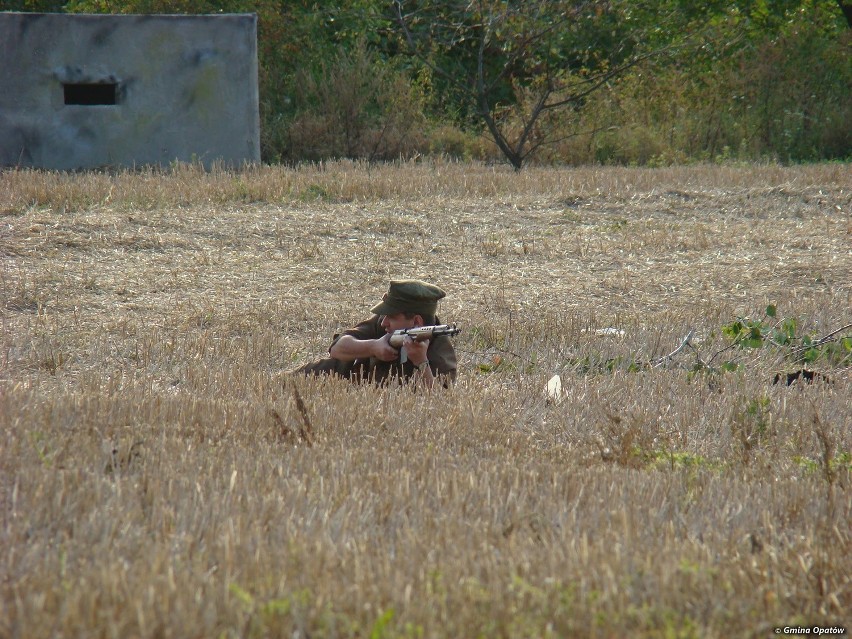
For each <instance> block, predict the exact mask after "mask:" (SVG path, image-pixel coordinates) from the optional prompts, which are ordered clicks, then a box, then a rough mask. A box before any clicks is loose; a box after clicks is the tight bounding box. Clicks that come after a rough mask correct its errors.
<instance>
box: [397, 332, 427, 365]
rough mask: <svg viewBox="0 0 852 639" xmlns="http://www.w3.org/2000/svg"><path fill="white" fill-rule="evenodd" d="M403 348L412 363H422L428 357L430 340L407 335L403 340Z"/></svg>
mask: <svg viewBox="0 0 852 639" xmlns="http://www.w3.org/2000/svg"><path fill="white" fill-rule="evenodd" d="M403 348H404V349H405V352H406V353H407V354H408V359H409V361H410V362H411V363H412V364H415V365H417V364H422V363H423V362H425V361H426V358H427V355H426V351H428V350H429V340H428V339H424V340H413V339H411V338H410V337H408V336H407V335H406V336H405V339H404V340H403Z"/></svg>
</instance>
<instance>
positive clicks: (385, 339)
mask: <svg viewBox="0 0 852 639" xmlns="http://www.w3.org/2000/svg"><path fill="white" fill-rule="evenodd" d="M390 338H391V336H390V333H387V334H386V335H383V336H382V337H380V338H379V339H377V340H375V341H374V342H373V357H375V358H376V359H379V360H381V361H383V362H392V361H394V360H396V359H399V351H398V350H397V349H395V348H394V347H393V346H391V345H390Z"/></svg>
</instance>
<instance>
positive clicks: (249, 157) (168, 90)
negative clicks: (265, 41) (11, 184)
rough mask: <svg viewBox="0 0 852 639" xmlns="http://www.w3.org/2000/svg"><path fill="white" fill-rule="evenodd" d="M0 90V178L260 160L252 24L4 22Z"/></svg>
mask: <svg viewBox="0 0 852 639" xmlns="http://www.w3.org/2000/svg"><path fill="white" fill-rule="evenodd" d="M103 84H106V85H109V86H108V87H106V89H107V90H106V92H105V93H106V94H107V95H110V96H114V98H115V99H114V101H115V104H67V103H66V102H68V101H70V102H74V101H76V98H75V97H74V96H73V95H71V94H67V93H66V88H65V85H72V86H71V87H70V89H69V91H71V92H73V91H74V90H75V89H76V90H77V92H80V91H82V93H83V95H84V100H85V99H86V98H85V96H86V95H88V94H89V93H91V96H93V97H94V101H95V102H103V100H102V99H101V98H102V94H103V93H104V91H103V89H104V87H103V86H101V87H100V88H101V89H102V91H101V92H100V93H98V92H97V91H91V90H92V89H97V87H92V86H91V85H103ZM74 85H76V86H74ZM0 87H2V89H0V166H26V167H38V168H46V169H62V170H65V169H78V168H93V167H101V166H125V167H127V166H140V165H146V164H160V165H167V164H169V163H171V162H173V161H175V160H178V161H183V162H190V161H200V162H203V163H204V164H205V165H207V166H210V165H211V164H213V163H216V162H222V163H225V164H227V165H240V164H243V163H245V162H257V161H259V160H260V133H259V130H260V122H259V115H258V89H257V17H256V16H255V15H244V14H239V15H237V14H235V15H217V16H164V15H158V16H125V15H64V14H43V13H42V14H38V13H0ZM113 89H114V91H113ZM69 95H70V97H69ZM107 101H109V100H107Z"/></svg>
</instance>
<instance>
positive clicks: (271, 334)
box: [0, 162, 852, 638]
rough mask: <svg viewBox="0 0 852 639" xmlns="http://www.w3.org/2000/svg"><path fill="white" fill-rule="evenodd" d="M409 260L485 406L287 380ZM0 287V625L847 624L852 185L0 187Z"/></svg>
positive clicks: (168, 177) (345, 172) (280, 628)
mask: <svg viewBox="0 0 852 639" xmlns="http://www.w3.org/2000/svg"><path fill="white" fill-rule="evenodd" d="M403 277H419V278H423V279H428V280H430V281H433V282H435V283H437V284H439V285H440V286H441V287H443V288H444V289H445V290H446V291H447V292H448V297H447V298H446V299H445V300H444V301H443V302H442V303H441V306H440V308H439V316H440V318H441V320H442V321H444V322H450V323H457V324H458V325H459V326H460V327H461V328H462V331H463V332H462V333H461V335H459V336H458V337H457V338H455V344H456V347H457V350H458V353H459V359H460V369H459V382H458V383H457V384H456V386H455V387H454V388H452V389H449V390H437V391H434V392H422V391H418V392H413V391H412V390H411V389H410V388H405V387H391V388H384V389H376V388H373V387H369V386H365V387H361V386H353V385H350V384H348V383H346V382H342V381H335V380H301V379H292V378H291V377H289V376H288V375H287V374H286V371H287V370H288V369H291V368H293V367H295V366H297V365H298V364H300V363H302V362H304V361H307V360H309V359H313V358H316V357H320V356H322V355H324V354H325V350H326V348H327V346H328V342H329V340H330V338H331V336H332V334H333V333H335V332H337V331H339V330H340V329H342V328H346V327H348V326H350V325H352V324H354V323H355V322H356V321H358V320H359V319H362V318H363V317H365V316H366V314H367V311H368V309H369V307H370V306H372V305H373V304H374V303H375V302H377V301H378V300H379V299H380V297H381V294H382V293H383V292H384V290H385V289H386V287H387V283H388V280H390V279H397V278H403ZM0 278H2V279H0V318H2V335H1V336H0V404H2V410H0V430H2V436H1V437H0V518H1V519H0V637H4V638H5V637H26V638H38V637H123V638H124V637H288V638H291V637H411V638H418V637H424V638H425V637H566V636H568V637H570V636H577V637H580V636H582V637H586V636H590V637H615V636H640V637H693V636H695V637H730V636H750V637H769V636H774V635H775V628H781V629H782V630H781V634H784V630H783V629H784V628H785V627H787V628H788V630H789V629H790V628H794V629H795V628H805V627H807V628H814V627H815V626H820V627H824V628H828V627H845V628H846V629H847V634H848V632H849V631H850V630H852V628H850V623H851V622H852V618H850V613H849V610H852V526H851V525H850V521H852V499H850V494H851V493H850V490H852V487H850V480H852V402H850V399H849V398H850V397H852V383H850V364H851V363H852V362H850V356H849V352H848V348H847V347H848V346H849V338H850V337H852V328H850V327H849V325H850V323H852V169H850V166H849V165H841V164H836V165H821V166H809V167H789V168H785V167H779V166H750V167H730V166H699V167H689V168H665V169H627V168H624V169H616V168H588V169H570V170H569V169H558V170H557V169H535V168H534V169H529V170H525V171H524V172H522V173H520V174H515V173H513V172H511V171H509V170H506V169H503V168H494V167H486V166H478V165H458V164H441V163H423V164H415V163H412V164H401V165H392V166H391V165H389V166H372V167H371V166H367V165H354V164H349V163H343V162H341V163H335V164H327V165H321V166H313V167H304V168H300V169H286V168H281V167H260V168H256V169H248V170H245V171H242V172H228V171H223V170H214V171H212V172H209V173H205V172H203V171H201V170H199V169H197V168H194V167H185V166H180V167H176V168H174V169H172V170H169V171H164V172H155V171H139V172H126V173H118V174H108V173H80V174H56V173H42V172H32V171H7V172H4V173H0ZM767 307H774V308H775V309H777V313H776V316H775V317H771V316H766V310H767ZM770 315H771V310H770ZM737 318H744V319H742V320H741V324H742V325H743V326H745V327H746V329H745V330H746V333H748V331H749V330H750V329H751V328H755V329H756V330H758V331H760V330H764V329H765V335H764V336H765V337H766V338H767V339H766V340H762V341H761V340H759V342H758V343H757V344H755V343H751V345H750V346H751V347H749V345H748V344H747V340H741V341H740V342H737V343H734V339H735V336H734V333H733V332H732V330H734V328H733V327H734V322H735V321H736V320H737ZM791 319H795V324H793V323H792V322H790V321H789V320H791ZM779 330H780V331H781V332H780V333H778V332H777V331H779ZM773 331H775V332H773ZM785 331H786V332H785ZM784 335H786V337H787V338H789V340H788V341H787V343H784V339H785V338H784ZM687 336H689V340H688V341H687V340H686V338H687ZM746 337H749V338H753V337H754V335H752V334H750V333H748V334H747V335H746ZM769 338H771V341H774V342H775V343H774V344H773V343H770V339H769ZM821 338H825V340H824V341H822V342H820V339H821ZM807 340H811V343H812V345H811V346H810V347H808V344H807ZM814 344H815V345H814ZM844 349H845V350H844ZM669 354H671V356H670V357H666V356H667V355H669ZM804 359H807V360H812V361H803V360H804ZM802 368H807V369H808V370H810V371H814V372H816V373H817V376H816V380H815V381H814V383H800V382H796V383H794V384H792V385H790V386H788V385H786V384H784V383H778V384H774V383H773V380H774V377H775V375H777V374H779V373H781V374H786V373H788V372H795V371H797V370H801V369H802ZM553 375H559V376H560V379H561V383H562V390H561V394H560V395H559V396H558V397H548V396H547V394H546V393H544V388H545V384H546V383H547V381H548V380H549V379H551V377H552V376H553Z"/></svg>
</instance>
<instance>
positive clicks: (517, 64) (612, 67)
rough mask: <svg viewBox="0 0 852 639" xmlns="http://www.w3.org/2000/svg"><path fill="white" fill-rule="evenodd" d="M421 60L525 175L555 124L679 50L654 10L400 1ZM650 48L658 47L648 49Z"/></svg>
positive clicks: (551, 1)
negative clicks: (640, 67)
mask: <svg viewBox="0 0 852 639" xmlns="http://www.w3.org/2000/svg"><path fill="white" fill-rule="evenodd" d="M394 6H395V9H396V20H397V22H398V24H399V27H400V29H401V31H402V34H403V36H404V38H405V41H406V43H407V45H408V48H409V51H410V53H411V54H412V55H414V56H415V57H417V58H418V59H419V60H421V61H423V63H425V64H426V65H428V66H429V67H430V68H431V69H432V71H433V73H434V75H435V76H436V77H438V78H440V79H441V80H442V82H443V86H444V87H445V89H446V90H447V91H449V92H452V93H453V94H454V96H456V99H457V100H459V102H460V104H461V105H462V106H463V111H464V112H466V113H471V114H473V115H475V116H476V117H477V118H479V119H481V121H482V123H483V124H484V126H485V127H486V129H487V131H488V133H489V135H490V136H491V138H492V139H493V141H494V143H495V144H496V145H497V147H498V148H499V149H500V151H501V153H502V154H503V155H504V156H505V157H506V159H507V160H508V161H509V162H510V163H511V164H512V166H513V167H514V168H515V169H516V170H520V169H521V167H522V166H523V164H524V162H525V161H526V160H527V159H528V158H529V157H530V156H531V155H532V154H534V153H535V152H536V151H537V150H538V149H539V148H541V147H542V146H544V145H547V144H552V143H554V142H555V141H556V140H557V139H558V137H559V136H560V135H562V134H561V133H559V132H558V131H557V130H556V127H554V126H552V125H553V124H554V122H553V120H554V118H556V117H557V116H558V115H559V114H560V113H561V112H564V111H566V110H570V109H577V108H579V107H581V106H582V104H583V103H584V101H585V100H586V99H587V98H588V96H590V95H591V94H593V93H594V92H595V91H597V90H599V89H600V88H601V87H604V86H606V84H607V83H608V82H610V81H611V80H612V79H613V78H616V77H618V76H620V75H622V74H624V73H626V72H627V71H628V70H630V69H631V68H633V67H635V66H636V65H637V64H639V63H640V62H641V61H643V60H645V59H647V58H649V57H650V56H653V55H658V54H660V53H661V52H663V51H665V50H666V49H668V48H669V47H671V46H672V44H673V42H674V41H675V40H676V38H673V37H672V36H671V35H669V36H668V37H667V38H666V39H665V41H663V40H662V39H661V38H659V37H655V35H654V34H655V33H656V32H659V31H660V30H661V29H662V28H663V26H661V25H665V24H666V23H667V22H668V21H669V17H668V16H667V15H666V11H667V8H666V7H664V8H663V11H662V12H661V11H658V10H654V9H653V8H652V7H653V6H654V3H648V4H647V5H645V4H642V3H637V2H619V1H614V0H586V1H582V0H535V1H526V2H520V1H508V0H476V1H469V0H454V1H451V2H430V1H428V0H420V1H416V0H395V2H394ZM648 43H651V45H652V46H650V47H649V46H648Z"/></svg>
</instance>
